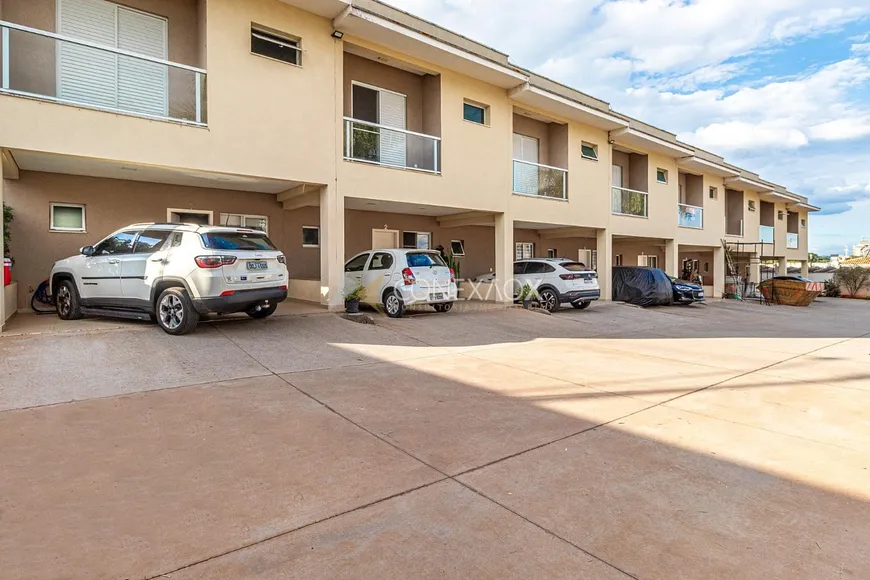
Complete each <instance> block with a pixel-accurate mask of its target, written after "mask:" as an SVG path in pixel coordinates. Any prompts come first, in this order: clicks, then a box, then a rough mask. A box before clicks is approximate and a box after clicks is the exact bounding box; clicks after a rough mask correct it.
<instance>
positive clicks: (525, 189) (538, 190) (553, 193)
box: [513, 159, 568, 199]
mask: <svg viewBox="0 0 870 580" xmlns="http://www.w3.org/2000/svg"><path fill="white" fill-rule="evenodd" d="M513 190H514V193H519V194H521V195H537V196H540V197H549V198H552V199H568V171H567V170H565V169H560V168H558V167H550V166H549V165H541V164H540V163H530V162H528V161H520V160H518V159H514V184H513Z"/></svg>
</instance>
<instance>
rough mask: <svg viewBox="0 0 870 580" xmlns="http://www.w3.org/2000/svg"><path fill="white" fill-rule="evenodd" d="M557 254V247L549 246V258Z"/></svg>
mask: <svg viewBox="0 0 870 580" xmlns="http://www.w3.org/2000/svg"><path fill="white" fill-rule="evenodd" d="M556 254H557V252H556V249H555V248H547V257H548V258H555V257H556Z"/></svg>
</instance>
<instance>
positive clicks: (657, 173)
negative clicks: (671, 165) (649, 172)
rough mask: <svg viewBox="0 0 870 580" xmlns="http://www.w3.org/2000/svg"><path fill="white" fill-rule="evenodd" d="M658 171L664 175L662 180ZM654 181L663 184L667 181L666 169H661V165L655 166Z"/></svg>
mask: <svg viewBox="0 0 870 580" xmlns="http://www.w3.org/2000/svg"><path fill="white" fill-rule="evenodd" d="M659 173H661V174H663V175H664V176H665V180H664V181H662V180H661V179H659ZM656 182H657V183H664V184H665V185H667V183H668V170H667V169H662V168H661V167H656Z"/></svg>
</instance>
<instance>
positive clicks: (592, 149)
mask: <svg viewBox="0 0 870 580" xmlns="http://www.w3.org/2000/svg"><path fill="white" fill-rule="evenodd" d="M580 152H581V154H582V155H583V158H584V159H591V160H592V161H598V145H595V144H593V143H587V142H585V141H583V142H582V143H580Z"/></svg>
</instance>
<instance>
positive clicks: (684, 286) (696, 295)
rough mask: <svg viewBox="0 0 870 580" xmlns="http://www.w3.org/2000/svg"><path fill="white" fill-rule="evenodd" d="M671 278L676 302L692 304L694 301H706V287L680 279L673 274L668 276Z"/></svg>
mask: <svg viewBox="0 0 870 580" xmlns="http://www.w3.org/2000/svg"><path fill="white" fill-rule="evenodd" d="M668 278H670V279H671V286H672V287H673V289H674V304H692V303H694V302H704V288H702V287H701V286H699V285H697V284H695V283H693V282H688V281H686V280H680V279H679V278H674V277H673V276H668Z"/></svg>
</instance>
